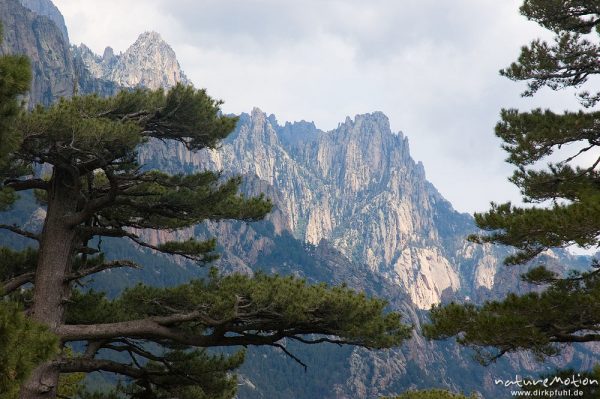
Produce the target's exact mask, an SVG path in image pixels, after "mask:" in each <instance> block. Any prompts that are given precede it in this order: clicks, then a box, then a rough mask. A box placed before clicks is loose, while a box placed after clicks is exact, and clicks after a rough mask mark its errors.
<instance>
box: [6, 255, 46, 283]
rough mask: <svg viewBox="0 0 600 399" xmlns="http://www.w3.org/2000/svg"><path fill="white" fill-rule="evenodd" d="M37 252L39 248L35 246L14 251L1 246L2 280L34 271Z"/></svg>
mask: <svg viewBox="0 0 600 399" xmlns="http://www.w3.org/2000/svg"><path fill="white" fill-rule="evenodd" d="M37 254H38V251H37V249H33V248H27V249H25V250H23V251H14V250H12V249H9V248H3V247H0V281H4V280H10V279H11V278H13V277H16V276H18V275H21V274H23V273H27V272H32V271H34V270H35V264H36V262H37Z"/></svg>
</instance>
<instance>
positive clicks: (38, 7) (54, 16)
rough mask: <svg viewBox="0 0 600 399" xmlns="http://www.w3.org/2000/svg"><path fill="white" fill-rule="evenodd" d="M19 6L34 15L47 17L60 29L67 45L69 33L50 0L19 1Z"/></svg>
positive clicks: (63, 20)
mask: <svg viewBox="0 0 600 399" xmlns="http://www.w3.org/2000/svg"><path fill="white" fill-rule="evenodd" d="M20 1H21V4H22V5H23V6H25V7H27V8H28V9H30V10H31V11H33V12H35V13H36V14H39V15H43V16H46V17H48V18H49V19H50V20H51V21H52V22H54V24H55V25H56V26H57V27H58V29H60V33H62V36H63V39H65V42H66V43H69V33H68V32H67V26H66V25H65V19H64V17H63V15H62V14H61V13H60V11H59V10H58V8H56V6H55V5H54V3H52V2H51V1H50V0H20Z"/></svg>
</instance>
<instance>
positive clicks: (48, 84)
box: [0, 0, 75, 105]
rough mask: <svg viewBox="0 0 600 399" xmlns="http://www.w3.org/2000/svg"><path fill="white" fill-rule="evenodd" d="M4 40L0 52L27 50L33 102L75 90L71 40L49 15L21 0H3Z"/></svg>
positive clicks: (49, 100)
mask: <svg viewBox="0 0 600 399" xmlns="http://www.w3.org/2000/svg"><path fill="white" fill-rule="evenodd" d="M0 21H2V24H3V26H4V41H3V42H2V44H0V54H26V55H27V56H28V57H29V59H30V61H31V66H32V69H33V82H32V85H31V91H30V93H29V96H28V101H29V104H30V105H33V104H39V103H41V104H44V105H48V104H51V103H52V102H53V101H55V100H56V99H57V98H60V97H65V96H70V95H72V93H73V91H74V84H75V69H74V65H73V60H72V58H71V55H70V49H69V43H68V42H67V41H66V40H65V37H64V36H63V34H62V33H61V30H60V28H59V27H58V26H57V25H56V24H55V23H54V22H53V21H52V20H51V19H49V18H48V17H46V16H44V15H40V14H37V13H35V12H33V11H31V10H30V9H28V8H26V7H24V6H23V5H21V3H20V2H19V1H18V0H3V1H2V2H0Z"/></svg>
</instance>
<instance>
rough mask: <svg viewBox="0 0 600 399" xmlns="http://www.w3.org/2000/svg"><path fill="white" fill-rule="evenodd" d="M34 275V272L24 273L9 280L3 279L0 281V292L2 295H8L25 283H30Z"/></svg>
mask: <svg viewBox="0 0 600 399" xmlns="http://www.w3.org/2000/svg"><path fill="white" fill-rule="evenodd" d="M34 277H35V273H34V272H29V273H24V274H21V275H20V276H17V277H13V278H11V279H10V280H7V281H4V282H2V283H1V286H0V287H1V288H0V293H1V294H2V295H8V294H10V293H12V292H14V291H16V290H17V289H19V288H20V287H22V286H24V285H25V284H28V283H32V282H33V279H34Z"/></svg>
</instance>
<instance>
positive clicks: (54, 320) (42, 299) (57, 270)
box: [20, 167, 80, 399]
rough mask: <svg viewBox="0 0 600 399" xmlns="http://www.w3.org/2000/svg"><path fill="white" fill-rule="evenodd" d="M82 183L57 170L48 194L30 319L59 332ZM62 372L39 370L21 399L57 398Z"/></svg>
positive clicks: (49, 367) (46, 367)
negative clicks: (70, 218)
mask: <svg viewBox="0 0 600 399" xmlns="http://www.w3.org/2000/svg"><path fill="white" fill-rule="evenodd" d="M79 187H80V184H79V179H78V178H77V177H75V176H73V175H72V174H69V172H68V171H66V170H61V169H59V168H56V167H55V168H54V172H53V176H52V180H51V188H50V190H49V192H48V211H47V215H46V220H45V222H44V229H43V231H42V235H41V240H40V251H39V258H38V262H37V268H36V271H35V280H34V293H33V306H32V307H31V318H32V319H34V320H35V321H38V322H40V323H42V324H45V325H47V326H48V327H49V328H50V330H51V331H53V332H54V331H56V330H57V329H58V327H59V326H60V325H62V324H63V322H64V303H65V301H66V300H67V299H68V297H69V294H70V289H69V283H68V281H67V280H66V277H67V276H68V274H70V271H71V265H72V263H73V257H74V255H75V252H76V244H77V232H76V229H74V228H72V227H70V226H69V225H67V223H66V222H65V216H68V215H70V214H73V213H74V212H76V211H77V202H78V197H79ZM58 377H59V372H58V369H56V367H55V366H52V363H51V362H47V363H44V364H42V365H40V366H39V367H37V368H36V369H35V371H34V372H33V373H32V375H31V377H30V378H29V379H28V380H27V382H26V383H25V384H24V385H23V387H22V388H21V392H20V398H21V399H34V398H35V399H38V398H39V399H42V398H43V399H47V398H55V397H56V392H57V388H58Z"/></svg>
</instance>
